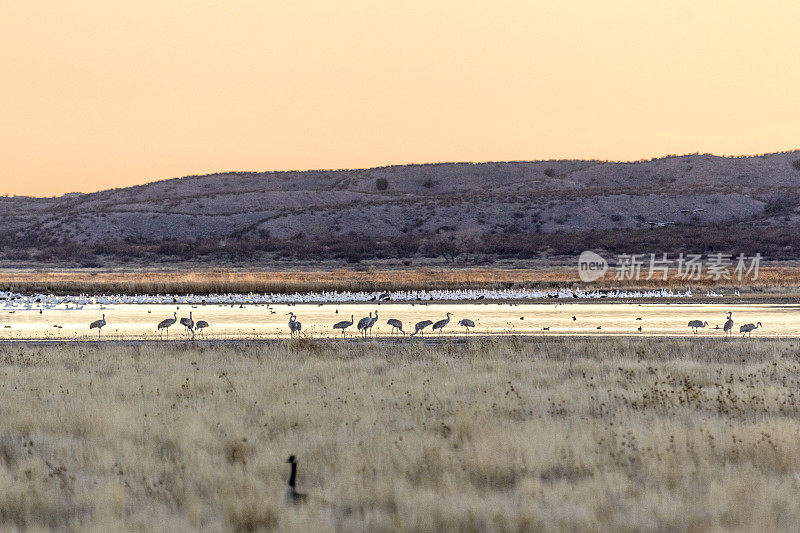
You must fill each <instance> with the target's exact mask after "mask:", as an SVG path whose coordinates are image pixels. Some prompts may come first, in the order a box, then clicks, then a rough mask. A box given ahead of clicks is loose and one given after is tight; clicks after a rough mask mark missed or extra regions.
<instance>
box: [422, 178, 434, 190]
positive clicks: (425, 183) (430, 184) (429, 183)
mask: <svg viewBox="0 0 800 533" xmlns="http://www.w3.org/2000/svg"><path fill="white" fill-rule="evenodd" d="M422 186H423V187H425V188H426V189H430V188H432V187H433V180H432V179H430V178H428V179H426V180H425V181H423V182H422Z"/></svg>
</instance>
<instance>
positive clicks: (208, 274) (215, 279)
mask: <svg viewBox="0 0 800 533" xmlns="http://www.w3.org/2000/svg"><path fill="white" fill-rule="evenodd" d="M615 275H616V273H615V271H613V270H611V271H609V272H608V273H607V274H606V276H605V277H604V278H603V279H601V280H599V281H596V282H594V283H592V284H588V285H587V284H585V283H582V282H580V280H579V279H578V272H577V269H576V268H572V267H552V268H536V269H522V268H521V269H500V268H419V269H406V270H378V269H369V270H364V271H358V270H348V269H338V270H329V271H301V270H287V271H236V270H197V271H170V270H158V271H135V272H128V271H105V270H71V269H63V270H52V271H36V272H32V271H12V270H7V271H0V290H11V291H16V292H23V293H47V294H81V293H87V294H212V293H250V292H255V293H294V292H310V291H314V292H321V291H406V290H437V289H503V288H538V289H544V288H557V287H582V288H588V289H593V288H597V289H629V288H632V289H652V288H681V289H685V288H686V287H693V288H701V289H707V288H731V287H734V286H737V287H738V286H741V288H746V289H753V290H754V291H757V292H763V291H764V290H771V289H777V290H778V291H779V292H792V293H794V292H796V290H797V287H798V285H800V268H794V267H764V268H762V269H761V270H760V272H759V278H758V279H757V280H745V281H743V282H741V283H739V282H737V281H735V280H724V279H723V280H720V281H714V280H711V279H701V280H686V279H683V278H681V277H679V276H677V271H674V270H673V271H670V273H669V276H668V279H667V280H663V279H661V276H660V275H656V276H655V277H653V278H652V279H649V280H648V279H644V278H646V272H645V273H644V274H643V275H642V278H643V279H640V280H616V279H614V277H615Z"/></svg>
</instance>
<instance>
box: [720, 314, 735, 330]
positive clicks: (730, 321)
mask: <svg viewBox="0 0 800 533" xmlns="http://www.w3.org/2000/svg"><path fill="white" fill-rule="evenodd" d="M731 315H733V312H731V311H728V320H726V321H725V325H724V326H722V329H723V330H724V331H725V335H728V334H731V335H733V318H731Z"/></svg>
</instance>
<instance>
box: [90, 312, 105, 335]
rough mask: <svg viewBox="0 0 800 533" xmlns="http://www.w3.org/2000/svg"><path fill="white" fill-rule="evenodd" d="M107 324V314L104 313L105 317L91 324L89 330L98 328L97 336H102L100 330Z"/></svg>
mask: <svg viewBox="0 0 800 533" xmlns="http://www.w3.org/2000/svg"><path fill="white" fill-rule="evenodd" d="M105 325H106V315H105V313H103V318H101V319H100V320H95V321H94V322H92V323H91V324H89V331H91V330H93V329H96V330H97V338H98V339H99V338H100V330H102V329H103V326H105Z"/></svg>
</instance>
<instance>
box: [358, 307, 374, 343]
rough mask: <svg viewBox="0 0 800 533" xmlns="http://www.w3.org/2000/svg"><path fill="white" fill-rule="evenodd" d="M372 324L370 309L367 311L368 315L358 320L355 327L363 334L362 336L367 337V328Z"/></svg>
mask: <svg viewBox="0 0 800 533" xmlns="http://www.w3.org/2000/svg"><path fill="white" fill-rule="evenodd" d="M371 324H372V311H370V312H369V316H365V317H364V318H362V319H361V320H359V321H358V324H356V328H358V331H359V332H361V333H362V334H363V335H364V338H365V339H366V338H367V330H368V329H369V327H370V325H371Z"/></svg>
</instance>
